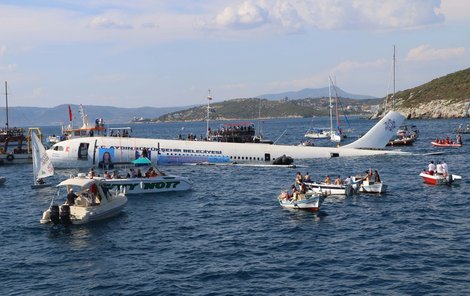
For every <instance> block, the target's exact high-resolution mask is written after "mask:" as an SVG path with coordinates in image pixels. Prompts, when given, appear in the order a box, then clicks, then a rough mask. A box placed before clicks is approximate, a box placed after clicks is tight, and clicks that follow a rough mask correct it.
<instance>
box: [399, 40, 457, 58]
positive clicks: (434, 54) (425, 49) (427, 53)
mask: <svg viewBox="0 0 470 296" xmlns="http://www.w3.org/2000/svg"><path fill="white" fill-rule="evenodd" d="M464 54H465V48H463V47H456V48H442V49H435V48H431V46H429V44H423V45H420V46H418V47H416V48H413V49H411V50H410V51H409V52H408V55H407V56H406V60H407V61H432V60H448V59H452V58H457V57H460V56H463V55H464Z"/></svg>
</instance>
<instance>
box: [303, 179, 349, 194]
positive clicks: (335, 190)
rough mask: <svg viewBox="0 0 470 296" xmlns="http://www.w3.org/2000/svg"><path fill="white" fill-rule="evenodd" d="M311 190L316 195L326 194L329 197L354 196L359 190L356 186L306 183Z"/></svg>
mask: <svg viewBox="0 0 470 296" xmlns="http://www.w3.org/2000/svg"><path fill="white" fill-rule="evenodd" d="M304 183H305V185H306V186H307V188H308V189H309V190H312V191H313V192H315V193H323V192H326V193H327V194H328V195H346V196H350V195H352V194H354V192H355V191H356V190H357V188H356V184H342V185H335V184H326V183H323V182H322V183H316V182H304Z"/></svg>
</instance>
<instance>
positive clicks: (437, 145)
mask: <svg viewBox="0 0 470 296" xmlns="http://www.w3.org/2000/svg"><path fill="white" fill-rule="evenodd" d="M431 144H432V145H433V146H434V147H451V148H459V147H462V144H461V143H441V142H436V141H432V142H431Z"/></svg>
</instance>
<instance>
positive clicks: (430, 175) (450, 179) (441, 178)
mask: <svg viewBox="0 0 470 296" xmlns="http://www.w3.org/2000/svg"><path fill="white" fill-rule="evenodd" d="M419 175H420V176H421V177H422V178H423V181H424V183H426V184H431V185H452V184H456V183H460V180H462V177H461V176H459V175H454V174H448V175H442V174H435V173H434V172H429V171H422V172H421V173H420V174H419Z"/></svg>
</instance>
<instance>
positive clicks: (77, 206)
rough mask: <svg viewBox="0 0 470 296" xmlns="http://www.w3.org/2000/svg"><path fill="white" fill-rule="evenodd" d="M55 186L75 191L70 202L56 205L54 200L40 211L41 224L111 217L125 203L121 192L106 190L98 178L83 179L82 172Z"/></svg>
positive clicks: (69, 222)
mask: <svg viewBox="0 0 470 296" xmlns="http://www.w3.org/2000/svg"><path fill="white" fill-rule="evenodd" d="M57 187H58V190H59V191H58V194H57V195H58V196H59V195H60V192H61V189H63V188H66V189H67V192H69V193H71V189H72V191H73V192H77V195H76V198H74V199H75V200H74V202H73V203H72V204H64V205H61V206H59V205H57V204H54V199H53V200H52V201H51V205H50V206H49V208H48V209H47V210H46V211H45V212H44V213H43V214H42V218H41V220H40V223H41V224H46V223H50V222H52V223H53V224H64V225H70V224H74V225H76V224H85V223H89V222H93V221H97V220H102V219H105V218H109V217H112V216H114V215H116V214H118V213H120V212H121V210H122V208H124V206H125V205H126V203H127V197H126V195H125V194H124V193H123V192H119V191H117V190H114V191H112V190H109V189H107V188H105V187H104V186H103V182H102V181H101V180H100V179H99V178H86V177H85V174H79V176H77V177H74V178H70V179H67V180H65V181H62V182H61V183H60V184H59V185H57Z"/></svg>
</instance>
